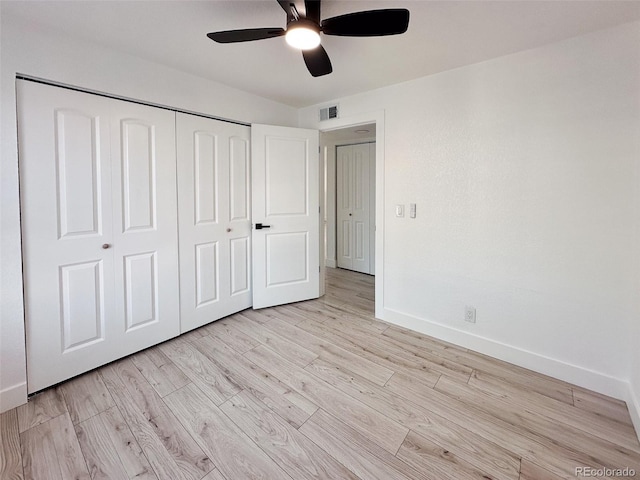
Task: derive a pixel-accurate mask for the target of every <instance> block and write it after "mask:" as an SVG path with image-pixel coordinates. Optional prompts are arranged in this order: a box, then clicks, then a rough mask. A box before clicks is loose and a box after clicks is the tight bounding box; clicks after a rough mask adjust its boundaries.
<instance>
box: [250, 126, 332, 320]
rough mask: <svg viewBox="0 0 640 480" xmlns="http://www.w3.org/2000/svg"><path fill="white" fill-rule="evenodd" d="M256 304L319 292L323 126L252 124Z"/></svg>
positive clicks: (263, 305) (291, 299)
mask: <svg viewBox="0 0 640 480" xmlns="http://www.w3.org/2000/svg"><path fill="white" fill-rule="evenodd" d="M251 145H252V152H253V156H252V164H251V168H252V198H253V208H252V213H253V222H254V223H255V224H259V223H260V224H263V225H268V228H263V229H254V230H253V234H252V244H253V256H252V257H253V308H263V307H268V306H272V305H279V304H283V303H291V302H297V301H300V300H306V299H310V298H317V297H318V296H319V294H320V290H319V277H320V272H319V265H320V264H319V257H320V255H319V175H320V172H319V168H320V167H319V154H318V132H317V131H316V130H304V129H299V128H286V127H274V126H271V125H252V128H251Z"/></svg>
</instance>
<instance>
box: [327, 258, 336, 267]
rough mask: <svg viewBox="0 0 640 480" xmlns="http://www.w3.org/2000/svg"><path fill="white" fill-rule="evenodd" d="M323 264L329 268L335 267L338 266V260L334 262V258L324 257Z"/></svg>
mask: <svg viewBox="0 0 640 480" xmlns="http://www.w3.org/2000/svg"><path fill="white" fill-rule="evenodd" d="M324 266H325V267H329V268H337V267H338V262H336V259H335V258H325V259H324Z"/></svg>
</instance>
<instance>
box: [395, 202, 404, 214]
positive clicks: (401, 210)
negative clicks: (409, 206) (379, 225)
mask: <svg viewBox="0 0 640 480" xmlns="http://www.w3.org/2000/svg"><path fill="white" fill-rule="evenodd" d="M396 217H404V205H396Z"/></svg>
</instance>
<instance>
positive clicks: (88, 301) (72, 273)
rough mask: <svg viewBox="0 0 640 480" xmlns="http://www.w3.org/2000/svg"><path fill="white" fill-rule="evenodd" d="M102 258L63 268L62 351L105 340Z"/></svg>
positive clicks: (61, 277) (61, 278)
mask: <svg viewBox="0 0 640 480" xmlns="http://www.w3.org/2000/svg"><path fill="white" fill-rule="evenodd" d="M102 270H103V265H102V260H98V261H91V262H85V263H80V264H75V265H62V266H61V267H60V287H59V288H60V297H61V299H62V309H61V316H62V345H63V348H62V353H68V352H70V351H72V350H75V349H78V348H84V347H87V346H88V345H91V344H93V343H95V342H98V341H102V340H104V311H105V305H104V302H105V293H106V292H105V291H104V280H103V271H102Z"/></svg>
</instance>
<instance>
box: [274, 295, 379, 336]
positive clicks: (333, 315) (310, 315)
mask: <svg viewBox="0 0 640 480" xmlns="http://www.w3.org/2000/svg"><path fill="white" fill-rule="evenodd" d="M278 309H279V310H281V311H290V312H296V313H298V314H299V315H302V316H304V317H306V318H307V319H311V320H318V321H321V322H323V323H324V322H329V321H333V322H335V321H343V320H346V321H356V322H358V324H359V325H360V326H361V327H362V328H367V329H369V330H370V331H371V332H372V333H382V332H383V331H385V330H386V329H387V328H388V325H387V324H385V323H383V322H380V321H378V320H373V319H371V318H370V317H367V316H365V315H359V314H354V313H351V312H348V311H347V310H345V309H344V308H341V307H334V306H332V305H327V304H318V303H315V304H314V303H310V302H299V303H295V304H290V305H283V306H281V307H278Z"/></svg>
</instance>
